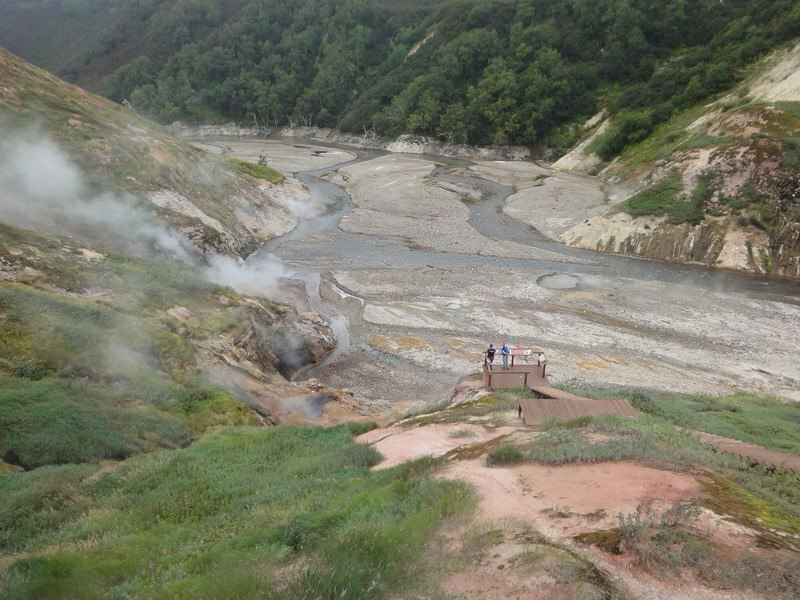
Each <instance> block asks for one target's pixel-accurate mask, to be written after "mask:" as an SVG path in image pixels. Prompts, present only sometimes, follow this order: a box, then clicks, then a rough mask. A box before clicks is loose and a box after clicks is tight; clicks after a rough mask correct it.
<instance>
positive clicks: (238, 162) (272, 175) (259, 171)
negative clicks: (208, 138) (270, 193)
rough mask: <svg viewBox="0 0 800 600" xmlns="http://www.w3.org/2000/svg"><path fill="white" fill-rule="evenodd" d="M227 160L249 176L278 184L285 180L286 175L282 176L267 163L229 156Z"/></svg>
mask: <svg viewBox="0 0 800 600" xmlns="http://www.w3.org/2000/svg"><path fill="white" fill-rule="evenodd" d="M227 160H228V162H229V163H230V164H232V165H233V166H234V167H235V168H236V169H238V170H239V172H240V173H245V174H247V175H250V177H255V178H256V179H264V180H265V181H269V182H270V183H275V184H278V185H280V184H282V183H283V182H284V181H286V177H284V176H283V174H282V173H279V172H278V171H276V170H275V169H271V168H270V167H268V166H267V165H262V164H259V163H254V162H250V161H248V160H242V159H240V158H229V159H227Z"/></svg>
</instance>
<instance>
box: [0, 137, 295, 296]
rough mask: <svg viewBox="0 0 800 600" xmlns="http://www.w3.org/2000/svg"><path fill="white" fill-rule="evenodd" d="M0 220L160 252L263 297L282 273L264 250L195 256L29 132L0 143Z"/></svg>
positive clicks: (178, 237)
mask: <svg viewBox="0 0 800 600" xmlns="http://www.w3.org/2000/svg"><path fill="white" fill-rule="evenodd" d="M0 221H2V222H4V223H9V224H12V225H16V226H18V227H23V228H26V229H32V230H35V231H49V232H54V233H59V234H65V235H69V236H77V237H86V238H90V239H92V240H94V241H100V242H101V243H103V242H105V243H107V244H109V245H111V246H112V247H114V248H115V249H121V250H123V251H126V252H130V253H133V254H137V255H143V254H148V253H153V252H156V253H161V254H167V255H169V256H170V257H172V258H174V259H177V260H179V261H181V262H183V263H185V264H187V265H191V266H193V267H195V268H197V269H199V270H200V271H201V272H203V273H204V275H205V276H206V277H207V278H208V279H209V281H212V282H214V283H217V284H220V285H226V286H229V287H231V288H233V289H235V290H237V291H242V292H245V293H250V294H259V295H268V294H270V293H271V292H273V291H275V290H276V289H277V287H278V286H279V283H280V280H281V278H282V277H284V276H286V275H287V272H286V270H285V269H284V267H283V266H282V265H281V264H280V262H278V260H277V259H276V258H275V257H274V256H272V255H268V256H266V257H263V258H260V259H259V260H258V262H256V263H254V264H245V263H244V262H242V261H241V260H236V259H233V258H230V257H227V256H223V255H220V254H216V253H212V254H210V255H207V256H206V257H205V260H201V258H200V257H199V254H198V252H197V250H196V249H195V248H194V247H193V246H192V244H191V242H190V241H189V240H188V239H187V238H186V236H185V235H183V234H182V233H180V232H178V231H175V230H174V229H171V228H170V227H168V226H167V225H166V224H165V223H163V222H161V221H159V220H158V219H157V218H156V217H155V216H154V215H153V214H152V213H151V212H150V211H149V210H147V208H145V207H144V206H143V205H142V204H141V203H140V202H139V201H138V200H137V199H136V198H135V197H133V196H131V195H129V194H117V193H112V192H100V193H97V192H95V191H93V190H92V188H91V186H89V184H88V183H87V181H86V178H85V177H84V176H83V173H82V172H81V171H80V169H79V168H78V167H77V166H76V165H75V164H74V163H73V162H72V161H71V160H70V158H69V157H68V156H67V155H66V154H65V153H64V152H63V151H62V150H61V149H60V148H59V147H58V146H57V145H56V144H54V143H53V142H52V141H50V140H49V139H47V138H46V137H44V136H42V135H41V134H36V133H32V132H28V133H23V134H16V135H6V136H5V137H4V138H3V139H2V140H0Z"/></svg>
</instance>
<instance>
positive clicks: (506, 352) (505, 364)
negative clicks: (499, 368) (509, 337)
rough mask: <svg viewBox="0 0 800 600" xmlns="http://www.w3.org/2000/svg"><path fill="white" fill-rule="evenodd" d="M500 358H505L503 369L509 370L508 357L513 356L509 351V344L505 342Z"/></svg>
mask: <svg viewBox="0 0 800 600" xmlns="http://www.w3.org/2000/svg"><path fill="white" fill-rule="evenodd" d="M500 356H502V357H503V368H504V369H508V357H509V356H511V350H509V349H508V344H506V343H505V342H503V347H502V348H501V349H500Z"/></svg>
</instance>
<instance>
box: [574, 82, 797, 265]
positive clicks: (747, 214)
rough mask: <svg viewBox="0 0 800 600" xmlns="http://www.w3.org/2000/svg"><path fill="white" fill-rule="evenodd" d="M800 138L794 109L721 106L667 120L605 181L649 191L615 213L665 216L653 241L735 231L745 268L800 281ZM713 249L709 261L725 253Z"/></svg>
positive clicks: (745, 103) (744, 102) (742, 103)
mask: <svg viewBox="0 0 800 600" xmlns="http://www.w3.org/2000/svg"><path fill="white" fill-rule="evenodd" d="M798 139H800V102H788V101H787V102H763V101H754V100H751V99H749V98H747V97H742V98H739V99H731V98H730V97H728V98H725V99H722V100H720V101H718V102H716V103H713V104H711V105H708V106H698V107H695V108H692V109H690V110H687V111H684V112H682V113H680V114H678V115H676V116H674V117H673V118H672V119H670V120H669V121H667V122H666V123H664V124H662V125H660V126H659V127H658V128H657V129H656V130H655V132H654V133H653V134H652V135H650V136H649V137H647V138H645V139H644V140H642V141H641V142H638V143H636V144H633V145H631V146H629V147H628V148H626V149H625V150H624V151H623V152H622V154H621V155H620V157H619V159H618V160H616V161H614V162H613V163H611V164H610V165H609V166H608V168H606V169H605V170H604V171H603V172H602V176H603V177H604V178H611V179H614V180H620V179H621V180H623V181H627V182H628V183H629V184H631V185H636V184H641V183H642V182H645V183H646V187H644V188H643V189H641V190H640V191H639V192H638V193H636V194H635V195H634V196H632V197H631V198H629V199H627V200H625V201H624V202H622V203H620V204H618V205H617V206H615V207H614V208H613V209H612V211H614V212H616V211H623V212H626V213H628V214H631V215H633V216H634V217H638V216H645V215H664V216H666V223H665V224H664V225H662V226H661V227H659V228H655V229H653V234H656V235H659V234H664V235H666V236H670V235H675V234H673V233H671V229H670V226H673V225H683V224H687V223H688V224H690V225H698V224H703V225H705V226H707V227H708V228H709V230H710V231H712V232H713V235H712V237H711V238H709V239H711V240H713V239H715V238H719V240H720V241H721V240H722V236H724V235H726V234H727V233H730V232H739V233H741V235H742V236H743V237H744V238H745V239H746V240H747V244H748V245H749V250H750V253H751V255H752V258H751V262H752V263H753V264H752V265H751V266H752V268H754V269H756V270H760V271H763V272H767V273H769V272H774V273H778V274H782V275H790V276H797V275H798V270H797V269H798V266H797V256H798V254H799V253H800V241H799V240H798V237H797V234H796V227H797V223H798V221H800V205H798V204H797V202H796V200H793V198H794V197H795V195H796V193H797V185H798V183H797V181H796V174H797V172H798V165H800V158H799V157H800V153H799V152H798V148H800V143H799V142H798ZM596 146H597V144H595V148H596ZM590 149H591V147H590ZM687 172H688V173H692V175H688V176H687V175H686V173H687ZM651 176H652V177H651ZM676 232H677V230H676ZM683 235H685V233H684V234H683ZM678 238H680V235H678ZM680 241H681V240H680V239H677V240H676V241H675V242H674V243H679V242H680ZM712 245H713V244H709V248H708V249H707V250H708V251H709V252H710V254H709V255H708V256H707V257H705V260H711V261H713V260H716V258H717V255H718V254H719V250H720V249H721V248H722V245H723V244H722V243H719V244H717V246H716V247H717V252H716V253H714V252H713V251H712V247H711V246H712ZM675 258H680V257H675ZM690 258H691V257H690ZM700 258H702V257H701V256H699V257H696V258H695V259H700Z"/></svg>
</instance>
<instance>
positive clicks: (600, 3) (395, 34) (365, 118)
mask: <svg viewBox="0 0 800 600" xmlns="http://www.w3.org/2000/svg"><path fill="white" fill-rule="evenodd" d="M799 34H800V4H798V3H797V2H796V0H691V1H688V0H663V1H661V2H653V1H651V0H177V1H166V0H6V1H5V2H3V3H2V4H0V44H2V45H4V46H6V47H8V48H9V49H10V50H12V51H14V52H16V53H18V54H20V55H21V56H23V57H24V58H28V59H30V60H32V61H34V62H36V63H37V64H39V65H41V66H43V67H45V68H48V69H51V70H54V71H55V72H57V73H58V74H60V75H62V76H65V77H66V78H67V79H69V80H72V81H74V82H77V83H79V84H82V85H84V86H87V87H89V88H90V89H93V90H97V91H101V92H102V93H104V94H106V95H108V96H109V97H111V98H112V99H115V100H117V101H121V100H123V99H127V100H129V101H130V102H131V103H132V104H133V105H134V107H136V109H137V110H139V111H141V112H144V113H147V114H150V115H152V116H155V117H157V118H159V119H160V120H162V121H165V122H167V121H172V120H178V119H179V120H184V121H219V120H223V119H224V120H231V119H234V120H239V121H246V122H248V123H252V122H253V120H254V119H255V120H257V121H258V122H259V123H260V124H270V125H276V124H277V125H282V124H285V123H288V122H292V123H300V124H305V125H318V126H338V127H340V128H341V129H344V130H350V131H361V130H362V129H365V128H366V129H372V130H375V131H376V132H377V133H380V134H384V135H397V134H400V133H419V134H425V135H434V136H441V137H444V138H447V139H451V140H453V141H458V142H469V143H474V144H485V143H515V144H524V145H535V144H537V143H540V142H543V141H544V142H547V143H548V144H549V145H550V146H555V147H557V148H566V147H568V146H570V145H571V144H572V142H573V141H574V140H573V139H572V137H571V135H572V134H571V129H570V127H569V125H570V124H572V123H575V122H578V121H579V120H581V119H584V118H586V117H588V116H591V115H592V114H594V113H595V112H596V111H597V110H598V109H599V108H601V107H606V108H608V109H609V110H610V111H611V112H612V113H621V115H620V116H621V117H623V118H619V119H617V129H616V131H615V132H614V135H612V136H607V140H606V144H605V146H604V147H603V148H601V149H600V150H601V154H604V155H605V156H606V157H611V156H613V155H615V154H616V153H617V152H619V151H620V150H621V149H622V148H623V147H624V146H625V145H627V144H628V143H630V142H633V141H636V140H638V139H641V138H643V137H645V136H646V135H648V134H649V133H650V132H651V131H652V130H653V128H654V127H655V126H656V125H657V124H658V123H661V122H664V121H665V120H666V119H668V118H669V116H670V115H672V114H673V113H675V112H676V111H680V110H683V109H685V108H687V107H689V106H692V105H694V104H697V103H698V102H702V101H704V100H706V99H707V98H708V97H710V96H713V95H714V94H718V93H720V92H723V91H724V90H726V89H728V88H730V87H731V86H732V85H734V84H735V83H736V82H737V81H738V80H739V79H740V78H742V77H743V76H744V74H745V71H746V68H747V66H748V65H750V64H752V63H753V61H754V60H755V59H757V58H758V57H760V56H762V55H764V54H766V53H767V52H768V51H770V50H772V49H773V48H775V47H777V46H780V45H783V44H785V43H786V42H787V41H789V40H791V39H794V38H796V37H797V36H798V35H799Z"/></svg>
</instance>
